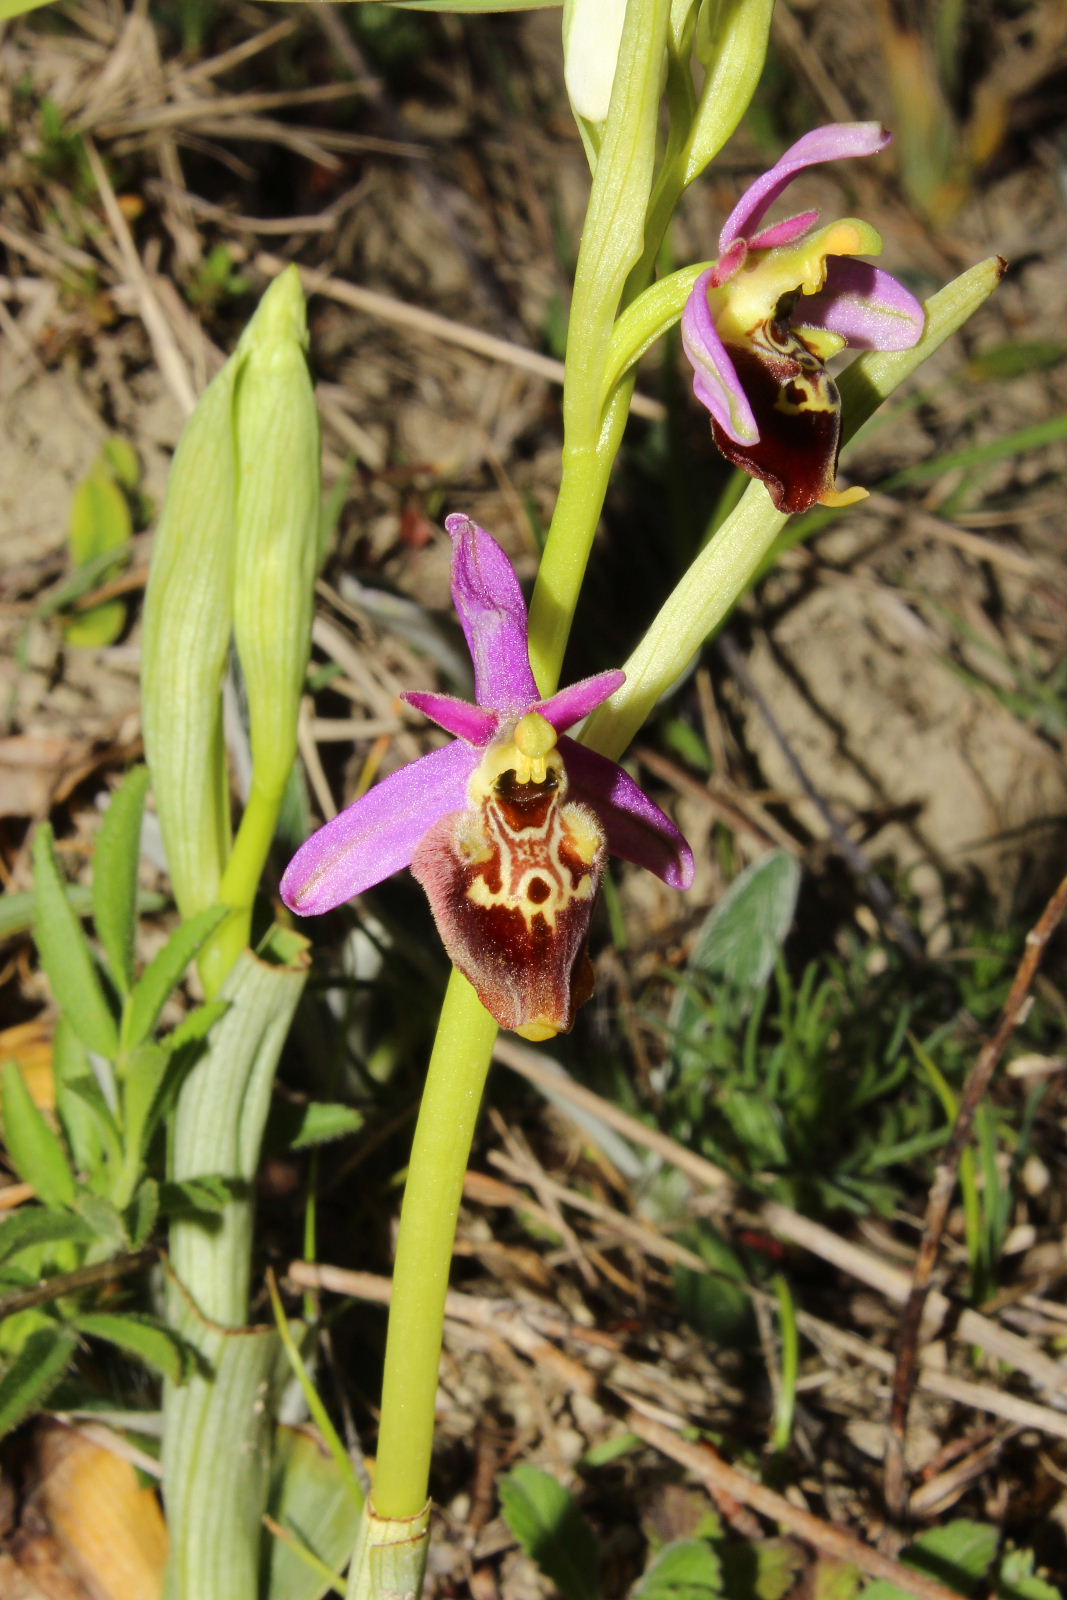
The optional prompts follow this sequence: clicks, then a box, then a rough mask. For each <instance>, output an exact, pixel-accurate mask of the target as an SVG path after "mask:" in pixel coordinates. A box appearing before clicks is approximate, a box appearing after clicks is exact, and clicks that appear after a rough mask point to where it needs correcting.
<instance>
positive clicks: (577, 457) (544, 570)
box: [530, 378, 633, 694]
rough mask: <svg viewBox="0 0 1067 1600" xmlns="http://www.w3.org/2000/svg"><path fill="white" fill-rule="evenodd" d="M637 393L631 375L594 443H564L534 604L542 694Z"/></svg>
mask: <svg viewBox="0 0 1067 1600" xmlns="http://www.w3.org/2000/svg"><path fill="white" fill-rule="evenodd" d="M632 392H633V379H632V378H631V379H629V380H626V381H624V382H623V383H622V384H621V385H620V387H619V389H618V391H617V392H616V394H615V395H614V397H613V398H612V400H611V402H610V404H609V405H608V407H607V409H606V411H605V414H604V425H603V427H602V428H601V431H600V437H599V439H598V440H597V442H596V444H595V445H581V446H578V447H573V446H564V451H563V476H562V479H561V482H560V489H559V498H558V500H557V501H556V509H555V511H554V512H553V514H552V526H551V527H550V529H549V533H548V540H547V543H546V544H545V551H544V555H543V556H542V558H541V565H540V568H539V570H538V573H537V584H536V587H535V588H534V592H533V599H532V600H531V602H530V665H531V666H532V667H533V673H534V677H535V678H536V679H537V684H538V688H539V689H540V690H541V693H542V694H552V693H553V692H554V690H555V688H556V685H557V684H558V683H559V675H560V671H561V669H562V667H563V655H564V652H565V650H566V648H567V640H568V639H569V637H570V631H571V624H572V622H573V621H574V609H575V606H576V605H577V604H578V596H579V594H580V593H581V588H582V581H583V579H584V577H585V569H586V567H587V565H588V563H589V552H590V550H591V549H592V547H593V537H594V535H595V533H596V528H597V523H598V522H599V520H600V512H601V508H602V506H603V504H604V496H605V494H606V493H607V488H608V478H609V477H610V476H611V468H612V466H613V464H614V461H615V456H616V454H617V453H618V449H619V445H620V443H621V441H622V435H623V429H624V428H625V427H626V417H627V413H628V412H629V409H630V395H631V394H632Z"/></svg>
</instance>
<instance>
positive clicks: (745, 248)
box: [682, 122, 923, 512]
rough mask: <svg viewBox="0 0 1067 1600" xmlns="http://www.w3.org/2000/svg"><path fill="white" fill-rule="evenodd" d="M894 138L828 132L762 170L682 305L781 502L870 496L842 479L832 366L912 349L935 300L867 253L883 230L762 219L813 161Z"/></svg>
mask: <svg viewBox="0 0 1067 1600" xmlns="http://www.w3.org/2000/svg"><path fill="white" fill-rule="evenodd" d="M889 140H890V135H889V134H888V133H887V132H886V130H885V129H884V128H882V127H880V126H879V125H878V123H876V122H834V123H830V124H829V125H828V126H827V127H824V128H815V129H814V130H813V131H812V132H811V133H806V134H805V135H804V137H803V138H802V139H798V140H797V142H796V144H794V145H792V146H791V147H790V149H788V150H787V151H786V153H785V155H784V156H782V158H781V160H779V161H778V162H776V163H775V165H774V166H773V167H771V169H770V171H769V172H765V173H764V174H763V175H762V177H759V178H757V179H756V181H755V183H753V184H752V185H751V186H750V187H749V188H748V189H747V190H746V191H745V193H744V194H743V195H742V196H741V199H740V200H739V201H738V203H737V205H736V206H735V207H734V209H733V211H732V212H731V213H730V215H729V217H728V218H727V219H726V225H725V227H724V228H723V230H722V233H721V235H720V238H719V252H720V253H719V259H718V261H717V262H715V264H714V265H713V266H711V267H709V268H708V269H707V271H706V272H703V273H701V275H700V277H699V278H698V279H697V281H696V283H695V284H694V286H693V292H692V294H691V295H690V297H689V300H688V303H687V304H686V308H685V311H684V313H683V315H682V342H683V344H684V346H685V352H686V355H687V356H688V357H689V360H690V361H691V362H692V364H693V369H694V377H693V390H694V393H695V394H696V397H697V399H698V400H699V401H700V402H701V403H702V404H703V405H705V406H706V407H707V409H708V410H709V411H710V413H711V429H712V434H713V435H714V438H715V443H716V444H717V445H718V447H719V449H720V450H721V451H722V453H723V455H724V456H725V457H726V458H727V460H728V461H732V462H733V463H734V465H735V466H738V467H741V468H742V470H743V471H745V472H748V473H750V474H751V475H752V476H753V477H756V478H762V479H763V481H764V483H766V485H767V489H768V492H769V493H770V496H771V499H772V500H773V501H774V503H775V505H776V506H777V508H778V510H779V511H788V512H794V511H806V510H807V509H808V508H809V507H810V506H813V505H824V506H840V505H848V504H850V503H851V502H852V501H854V500H861V499H863V497H864V496H865V494H866V492H867V491H866V490H865V489H860V488H852V489H846V490H843V491H841V490H838V489H836V488H835V487H834V481H835V477H836V474H837V456H838V450H839V448H840V442H841V400H840V396H839V394H838V392H837V385H836V384H835V383H834V381H833V379H832V378H831V377H830V375H829V373H828V372H827V370H826V363H827V361H829V359H830V358H831V356H834V355H836V354H837V353H838V351H839V350H842V349H844V348H845V346H846V345H847V346H849V347H850V348H851V349H854V350H910V349H911V347H912V345H914V344H917V343H918V341H919V338H920V336H921V335H922V331H923V309H922V306H921V305H920V304H919V302H918V301H917V300H916V299H915V298H914V296H913V295H911V294H910V293H909V292H908V290H907V289H905V288H904V286H903V284H900V283H898V282H897V280H896V279H895V278H893V277H891V276H890V275H889V273H888V272H884V271H882V270H881V268H879V267H872V266H871V265H870V264H869V263H868V262H866V261H858V260H856V259H855V258H856V257H857V256H865V255H879V254H880V253H881V249H882V240H881V236H880V235H879V234H878V233H877V232H876V231H875V229H874V228H872V227H871V226H870V225H869V223H866V222H860V221H857V220H856V219H855V218H848V219H846V220H844V221H841V222H831V223H829V224H827V225H825V226H823V227H821V228H816V227H815V224H816V223H817V222H818V220H819V213H818V211H802V212H801V213H800V214H799V215H798V216H794V217H789V218H787V219H786V220H785V221H783V222H775V223H772V224H771V225H770V227H766V228H761V227H760V224H761V222H762V220H763V217H764V215H765V213H766V212H767V211H768V210H769V209H770V207H771V205H773V203H774V201H775V200H777V198H778V196H779V195H780V194H781V193H782V192H783V190H785V189H786V188H787V187H788V185H789V184H790V183H792V181H793V179H794V178H796V177H797V176H799V174H800V173H802V172H804V171H805V170H806V169H807V168H808V167H811V166H816V165H818V164H819V163H820V162H823V161H836V160H839V159H841V158H843V157H845V156H869V155H875V154H876V153H877V152H878V151H879V150H884V149H885V147H886V145H887V144H888V143H889Z"/></svg>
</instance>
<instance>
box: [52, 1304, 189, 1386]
mask: <svg viewBox="0 0 1067 1600" xmlns="http://www.w3.org/2000/svg"><path fill="white" fill-rule="evenodd" d="M74 1326H75V1327H76V1328H77V1330H78V1332H79V1333H83V1334H87V1335H88V1336H89V1337H90V1338H93V1339H106V1340H107V1341H108V1343H109V1344H113V1345H117V1346H118V1348H119V1349H120V1350H126V1351H128V1352H129V1354H130V1355H135V1356H138V1357H140V1359H141V1360H142V1361H144V1362H145V1363H146V1364H147V1365H148V1366H150V1367H154V1368H155V1369H156V1371H157V1372H160V1373H162V1375H163V1377H164V1378H169V1379H170V1381H171V1382H172V1383H181V1382H182V1380H183V1378H184V1377H185V1374H186V1371H187V1370H188V1363H189V1354H188V1351H187V1349H186V1347H185V1345H184V1344H183V1343H182V1342H181V1340H180V1339H178V1338H176V1337H175V1335H174V1334H173V1333H171V1332H169V1331H168V1329H166V1328H164V1327H162V1326H161V1325H160V1324H159V1323H158V1322H156V1321H154V1320H153V1319H152V1318H151V1317H145V1316H135V1315H134V1314H133V1313H131V1312H123V1313H119V1312H112V1311H93V1312H88V1313H87V1314H86V1315H85V1316H81V1317H77V1318H76V1319H75V1322H74Z"/></svg>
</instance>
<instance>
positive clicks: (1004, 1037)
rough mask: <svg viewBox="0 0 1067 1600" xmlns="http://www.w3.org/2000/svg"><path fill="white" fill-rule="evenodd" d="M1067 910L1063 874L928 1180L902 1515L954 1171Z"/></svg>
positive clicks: (894, 1482) (893, 1438)
mask: <svg viewBox="0 0 1067 1600" xmlns="http://www.w3.org/2000/svg"><path fill="white" fill-rule="evenodd" d="M1065 912H1067V878H1064V880H1063V882H1062V883H1061V884H1060V886H1059V888H1058V889H1057V890H1056V892H1055V894H1054V895H1053V896H1052V898H1051V900H1050V901H1049V903H1048V905H1047V906H1046V907H1045V909H1044V911H1043V912H1042V913H1041V916H1040V917H1039V918H1038V920H1037V923H1036V924H1035V926H1034V927H1033V928H1031V930H1030V932H1029V933H1028V934H1027V936H1026V949H1025V951H1024V952H1023V958H1022V960H1021V961H1020V963H1019V967H1018V971H1017V972H1016V974H1015V977H1014V979H1013V980H1012V985H1011V989H1010V990H1009V992H1008V998H1007V1000H1006V1002H1005V1004H1004V1009H1003V1011H1002V1012H1001V1014H1000V1021H999V1023H998V1024H997V1028H996V1032H995V1033H994V1034H993V1035H992V1037H991V1038H989V1039H987V1041H986V1043H985V1044H984V1045H983V1046H982V1049H981V1050H980V1052H979V1054H978V1059H977V1061H976V1062H975V1064H974V1066H973V1067H972V1068H971V1070H970V1072H969V1073H968V1075H967V1081H966V1083H965V1084H964V1086H963V1093H962V1094H961V1096H960V1108H959V1111H958V1113H957V1115H956V1122H955V1125H954V1126H953V1129H952V1132H951V1134H950V1135H949V1138H948V1142H947V1143H946V1144H945V1146H944V1148H943V1149H942V1150H941V1152H940V1154H939V1156H938V1160H937V1166H936V1168H935V1169H934V1181H933V1183H932V1184H931V1185H930V1197H929V1199H928V1200H927V1203H926V1218H925V1220H924V1222H923V1233H922V1239H921V1240H920V1243H919V1254H918V1256H917V1258H916V1261H915V1267H914V1271H913V1273H912V1280H911V1290H910V1292H909V1294H908V1298H907V1301H906V1302H905V1305H904V1315H903V1316H902V1317H901V1319H900V1341H899V1344H898V1346H897V1364H896V1370H895V1371H894V1373H893V1398H892V1402H891V1404H890V1410H889V1433H888V1436H887V1439H886V1458H885V1498H886V1503H887V1505H888V1506H889V1508H890V1510H891V1511H893V1513H894V1514H895V1515H896V1516H901V1515H903V1513H904V1510H905V1508H906V1506H907V1500H908V1488H907V1481H906V1473H905V1467H904V1436H905V1433H906V1432H907V1426H908V1407H909V1406H910V1404H911V1394H912V1390H913V1389H914V1387H915V1374H916V1369H917V1366H918V1359H919V1327H920V1324H921V1322H922V1315H923V1310H924V1308H925V1306H926V1297H927V1295H928V1294H929V1292H930V1280H931V1278H932V1277H933V1272H934V1267H935V1265H936V1263H937V1253H938V1250H939V1249H940V1247H941V1236H942V1234H943V1233H944V1231H945V1223H946V1222H947V1221H948V1211H949V1206H950V1205H951V1203H952V1196H953V1194H954V1193H955V1191H956V1177H957V1173H958V1171H959V1164H960V1159H961V1157H962V1156H963V1152H964V1150H965V1149H966V1148H967V1146H968V1144H969V1143H970V1139H971V1133H972V1130H973V1128H974V1119H975V1116H976V1114H977V1111H978V1107H979V1106H980V1104H981V1103H982V1100H983V1098H984V1097H985V1093H986V1091H987V1089H988V1088H989V1085H990V1082H991V1081H992V1077H993V1073H994V1072H995V1071H996V1068H997V1063H998V1062H999V1060H1000V1058H1001V1056H1002V1055H1003V1054H1004V1050H1005V1048H1006V1046H1007V1043H1008V1040H1009V1039H1010V1038H1011V1036H1012V1034H1013V1033H1014V1032H1015V1029H1016V1027H1017V1026H1018V1023H1019V1021H1020V1018H1021V1015H1022V1009H1023V1006H1024V1005H1025V1003H1026V998H1027V996H1028V994H1029V993H1030V986H1031V984H1032V983H1033V981H1034V978H1035V977H1036V975H1037V969H1038V966H1039V965H1040V962H1041V958H1042V956H1043V955H1044V953H1045V950H1046V949H1047V947H1048V942H1049V940H1050V939H1051V937H1052V934H1053V932H1054V930H1055V929H1056V927H1057V925H1058V923H1059V922H1060V920H1061V919H1062V917H1063V915H1064V913H1065Z"/></svg>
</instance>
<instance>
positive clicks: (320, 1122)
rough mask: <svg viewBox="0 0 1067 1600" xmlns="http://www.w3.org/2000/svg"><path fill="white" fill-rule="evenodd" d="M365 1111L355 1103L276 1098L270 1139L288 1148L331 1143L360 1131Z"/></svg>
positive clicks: (269, 1129)
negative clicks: (294, 1101)
mask: <svg viewBox="0 0 1067 1600" xmlns="http://www.w3.org/2000/svg"><path fill="white" fill-rule="evenodd" d="M363 1121H364V1118H363V1113H362V1112H361V1111H357V1110H356V1109H355V1107H354V1106H345V1105H340V1104H338V1103H336V1102H333V1101H327V1100H313V1101H311V1102H310V1103H309V1104H307V1105H291V1104H286V1103H285V1102H283V1101H275V1103H274V1105H273V1106H272V1108H271V1113H270V1120H269V1122H268V1125H267V1141H268V1143H269V1144H271V1145H274V1146H275V1147H278V1146H281V1147H283V1148H285V1149H288V1150H309V1149H311V1147H312V1146H313V1145H317V1144H329V1143H330V1142H331V1141H332V1140H334V1139H344V1138H346V1137H347V1136H348V1135H349V1134H352V1133H358V1132H359V1130H360V1128H362V1126H363Z"/></svg>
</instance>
